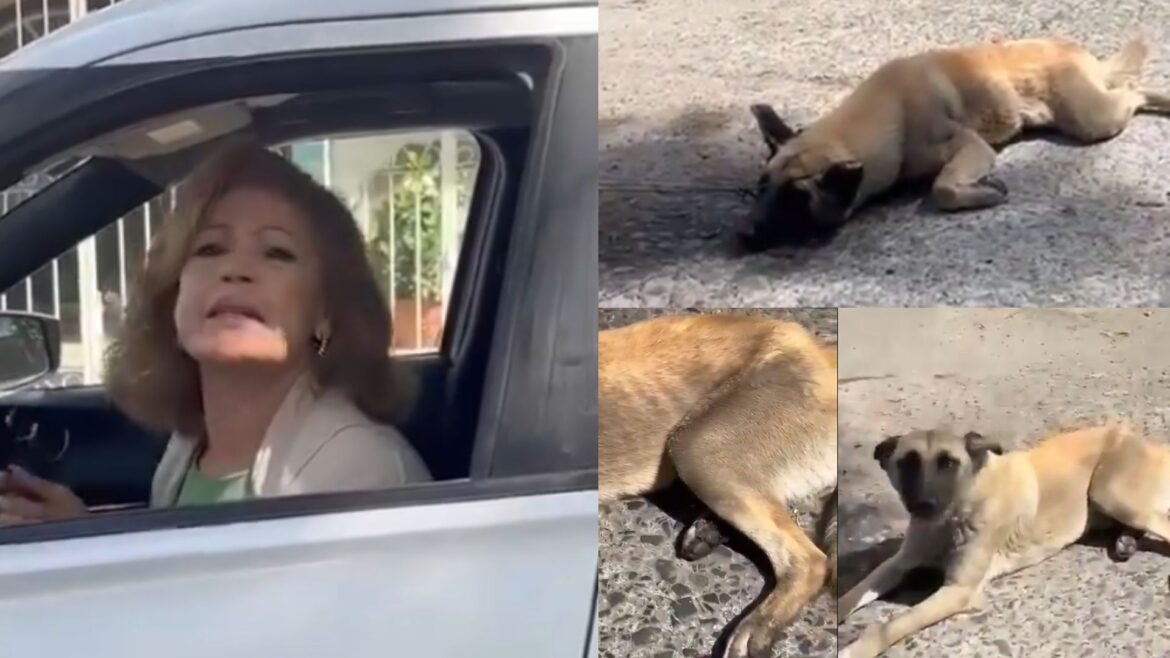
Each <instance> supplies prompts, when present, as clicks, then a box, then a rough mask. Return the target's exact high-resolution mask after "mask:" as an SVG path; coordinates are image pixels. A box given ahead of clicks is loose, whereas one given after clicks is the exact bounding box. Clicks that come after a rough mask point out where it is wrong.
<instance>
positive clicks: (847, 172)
mask: <svg viewBox="0 0 1170 658" xmlns="http://www.w3.org/2000/svg"><path fill="white" fill-rule="evenodd" d="M864 175H865V167H863V166H862V164H861V163H860V162H855V161H849V162H838V163H836V164H834V165H833V166H831V167H829V168H828V169H826V170H825V173H824V174H822V175H821V184H820V188H821V189H822V190H824V191H825V192H826V193H827V194H829V195H830V196H832V197H833V198H834V199H836V200H837V202H838V203H839V204H841V207H842V208H848V207H849V206H851V205H853V200H854V199H856V198H857V191H858V190H859V189H861V179H862V178H863V177H864Z"/></svg>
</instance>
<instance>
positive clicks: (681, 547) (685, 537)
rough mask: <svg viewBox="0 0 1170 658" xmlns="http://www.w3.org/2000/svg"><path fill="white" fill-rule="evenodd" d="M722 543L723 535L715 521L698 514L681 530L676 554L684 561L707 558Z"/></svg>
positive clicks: (706, 515) (707, 516)
mask: <svg viewBox="0 0 1170 658" xmlns="http://www.w3.org/2000/svg"><path fill="white" fill-rule="evenodd" d="M722 543H723V533H722V532H721V531H720V530H719V526H718V525H716V523H715V520H714V519H712V518H711V517H710V516H709V515H708V514H705V513H704V514H700V515H699V516H698V517H697V518H696V519H695V520H694V521H692V522H691V524H690V525H689V526H687V528H686V529H685V530H683V533H682V538H681V539H680V541H679V544H678V554H679V555H680V556H681V557H682V558H683V559H684V560H698V559H700V558H704V557H707V556H708V555H710V554H711V552H712V551H714V550H715V549H716V548H717V547H718V546H719V545H720V544H722Z"/></svg>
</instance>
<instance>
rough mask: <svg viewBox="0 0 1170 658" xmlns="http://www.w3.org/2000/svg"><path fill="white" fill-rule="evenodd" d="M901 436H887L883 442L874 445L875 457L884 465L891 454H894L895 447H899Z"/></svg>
mask: <svg viewBox="0 0 1170 658" xmlns="http://www.w3.org/2000/svg"><path fill="white" fill-rule="evenodd" d="M900 438H902V437H900V436H887V437H886V438H885V439H884V440H882V442H881V443H879V444H877V445H876V446H874V449H873V458H874V459H876V460H878V462H879V463H881V464H882V465H883V466H884V465H885V463H886V460H887V459H889V458H890V455H892V454H894V448H897V447H898V439H900Z"/></svg>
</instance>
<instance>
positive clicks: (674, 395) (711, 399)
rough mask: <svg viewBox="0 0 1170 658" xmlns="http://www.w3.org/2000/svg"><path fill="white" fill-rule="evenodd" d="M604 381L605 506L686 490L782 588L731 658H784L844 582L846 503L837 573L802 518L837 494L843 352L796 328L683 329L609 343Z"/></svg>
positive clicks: (738, 640) (613, 337)
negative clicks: (820, 600)
mask: <svg viewBox="0 0 1170 658" xmlns="http://www.w3.org/2000/svg"><path fill="white" fill-rule="evenodd" d="M598 368H599V381H598V385H599V405H600V406H599V409H598V422H599V430H600V434H599V437H598V449H599V458H600V490H601V499H602V500H603V501H610V500H613V499H615V498H617V497H620V496H627V495H640V494H645V493H649V492H651V491H654V490H656V489H660V488H662V487H664V486H666V485H667V484H669V483H670V482H672V481H673V480H674V479H675V478H678V479H681V480H682V482H684V483H685V484H686V485H687V486H688V487H689V488H690V489H691V490H692V491H693V492H694V493H695V495H696V496H698V498H699V499H700V500H701V501H702V502H703V503H705V504H706V505H707V506H708V507H709V508H710V509H711V510H712V511H713V512H714V513H715V514H717V515H718V516H719V517H721V518H723V519H724V520H726V521H727V522H729V523H730V524H732V525H733V526H735V527H736V528H737V529H739V530H740V531H742V532H743V533H744V534H745V535H746V536H747V537H748V538H750V539H751V540H752V541H754V542H755V543H756V544H757V545H759V546H760V548H762V549H763V550H764V552H765V553H766V554H767V556H768V559H769V561H770V562H771V565H772V568H773V570H774V571H775V575H776V579H777V585H776V587H775V588H774V590H773V591H772V592H771V593H770V594H769V595H768V596H767V598H765V600H764V601H763V602H762V603H761V604H760V605H759V606H758V607H757V608H756V609H755V610H753V611H752V613H751V614H750V615H748V616H747V617H745V618H744V620H743V621H742V622H741V623H740V624H739V626H738V627H737V628H736V629H735V631H734V632H733V633H732V636H731V639H730V641H729V642H728V645H727V647H728V648H727V651H726V653H725V654H724V655H725V656H728V657H731V658H745V657H751V658H755V657H756V656H765V655H766V656H770V655H771V648H772V646H773V645H774V644H775V643H776V642H777V641H778V640H779V639H780V635H781V631H782V630H783V629H784V627H785V626H786V625H787V624H788V623H789V622H790V621H791V620H792V618H793V617H795V616H796V615H797V614H798V613H799V611H800V610H801V608H803V606H804V605H805V604H806V603H807V602H808V601H810V600H811V599H812V598H813V597H814V596H816V594H817V593H818V592H819V591H820V590H821V589H822V588H823V587H824V586H825V583H826V581H828V582H830V583H835V582H836V522H835V514H836V504H835V500H836V498H835V496H831V497H829V498H828V499H826V505H831V509H830V510H828V513H823V514H822V517H821V519H820V521H821V528H820V529H821V531H822V532H824V533H825V535H826V538H825V543H828V544H830V546H831V548H830V549H829V552H830V554H831V555H832V561H831V563H830V562H829V561H828V560H827V559H826V556H825V553H824V552H822V551H821V549H820V548H818V547H817V545H816V544H814V542H813V541H811V540H810V539H809V537H808V536H807V535H806V534H805V533H804V531H803V530H802V529H801V528H800V527H799V526H798V525H797V524H796V522H795V521H794V520H793V518H792V515H791V513H790V510H789V505H790V504H791V503H792V502H793V501H795V500H797V499H799V498H804V497H807V496H810V495H813V494H817V493H819V492H822V491H823V490H825V489H826V488H829V487H833V486H835V483H836V479H837V353H836V350H835V349H834V348H831V347H826V346H823V345H821V344H820V343H818V342H817V340H816V339H815V338H814V337H813V336H812V335H811V334H810V333H809V332H808V331H806V330H805V329H804V328H803V327H801V326H800V325H797V324H794V323H790V322H782V321H778V320H773V319H769V318H761V317H750V316H742V315H704V316H685V317H680V316H675V317H663V318H657V319H653V320H648V321H645V322H640V323H637V324H633V325H630V326H627V327H623V328H619V329H610V330H607V331H602V332H600V333H599V335H598ZM688 532H690V531H688ZM711 543H718V541H717V540H715V541H714V542H711Z"/></svg>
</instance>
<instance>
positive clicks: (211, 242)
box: [175, 188, 327, 364]
mask: <svg viewBox="0 0 1170 658" xmlns="http://www.w3.org/2000/svg"><path fill="white" fill-rule="evenodd" d="M320 280H321V264H320V260H319V256H318V254H317V252H316V250H315V249H314V248H313V240H312V236H311V235H310V233H309V224H308V221H307V220H306V219H305V218H304V216H303V215H302V214H301V212H300V211H299V210H298V209H297V208H296V207H295V206H293V205H292V204H290V203H289V202H288V201H287V200H285V199H284V198H283V197H282V196H280V195H279V194H275V193H272V192H268V191H266V190H262V189H251V188H237V189H235V190H232V191H231V192H229V193H228V194H226V195H225V196H224V197H223V198H222V199H220V201H219V203H217V204H215V206H214V207H213V208H212V211H211V213H210V214H209V216H208V217H207V218H206V220H205V221H204V223H203V224H202V225H201V226H200V227H199V228H198V230H197V232H196V234H195V236H194V239H193V240H192V242H191V248H190V251H189V252H188V254H187V261H186V264H185V265H184V266H183V271H182V274H181V275H180V278H179V295H178V300H177V301H176V304H175V328H176V331H177V334H178V339H179V344H180V345H181V346H182V347H183V349H184V350H185V351H186V352H187V353H188V354H190V355H191V357H192V358H193V359H195V360H196V361H198V362H201V363H239V362H251V363H270V364H280V363H288V364H293V363H300V362H302V361H303V360H304V359H306V358H308V356H309V352H310V350H311V349H312V346H311V341H312V338H313V335H314V333H315V332H317V331H318V330H319V329H325V330H327V328H326V327H325V324H324V323H325V318H324V315H323V307H324V304H323V301H322V290H321V284H320Z"/></svg>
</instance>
